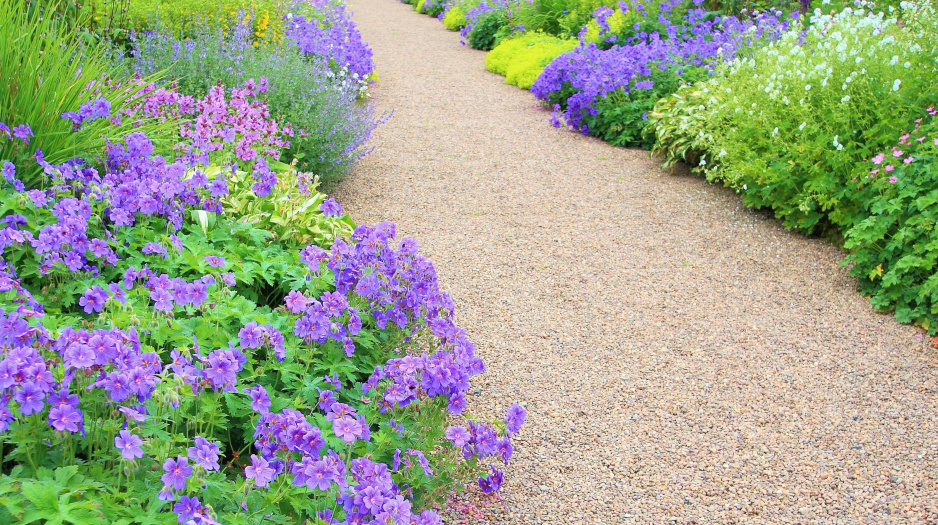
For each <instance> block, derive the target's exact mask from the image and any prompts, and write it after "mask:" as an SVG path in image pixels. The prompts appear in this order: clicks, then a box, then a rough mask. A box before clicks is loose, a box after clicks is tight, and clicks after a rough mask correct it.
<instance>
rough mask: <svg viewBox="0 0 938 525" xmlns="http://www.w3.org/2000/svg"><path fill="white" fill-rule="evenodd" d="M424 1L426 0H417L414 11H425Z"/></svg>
mask: <svg viewBox="0 0 938 525" xmlns="http://www.w3.org/2000/svg"><path fill="white" fill-rule="evenodd" d="M424 2H425V0H417V2H416V3H415V4H414V11H417V12H418V13H423V4H424Z"/></svg>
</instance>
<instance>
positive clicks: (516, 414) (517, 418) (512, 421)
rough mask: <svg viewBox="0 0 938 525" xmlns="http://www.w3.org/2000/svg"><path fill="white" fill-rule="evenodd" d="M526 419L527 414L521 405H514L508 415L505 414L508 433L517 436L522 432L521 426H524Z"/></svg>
mask: <svg viewBox="0 0 938 525" xmlns="http://www.w3.org/2000/svg"><path fill="white" fill-rule="evenodd" d="M526 417H527V412H525V410H524V408H522V407H521V405H518V404H517V403H515V404H512V405H511V407H510V408H509V409H508V413H507V414H505V424H506V425H508V432H509V433H511V434H515V433H517V432H518V431H519V430H521V425H523V424H524V420H525V418H526Z"/></svg>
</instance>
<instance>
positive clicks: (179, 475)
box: [160, 456, 192, 490]
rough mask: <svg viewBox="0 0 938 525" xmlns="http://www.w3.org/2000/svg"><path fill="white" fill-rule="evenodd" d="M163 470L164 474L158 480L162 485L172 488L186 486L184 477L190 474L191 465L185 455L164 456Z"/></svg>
mask: <svg viewBox="0 0 938 525" xmlns="http://www.w3.org/2000/svg"><path fill="white" fill-rule="evenodd" d="M163 471H164V472H165V474H163V475H162V476H161V477H160V480H161V481H162V482H163V485H165V486H167V487H171V488H172V489H173V490H182V489H184V488H186V478H188V477H189V476H191V475H192V467H191V466H189V459H188V458H187V457H185V456H176V459H173V458H166V461H164V462H163Z"/></svg>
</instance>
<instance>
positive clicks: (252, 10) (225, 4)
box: [94, 0, 287, 40]
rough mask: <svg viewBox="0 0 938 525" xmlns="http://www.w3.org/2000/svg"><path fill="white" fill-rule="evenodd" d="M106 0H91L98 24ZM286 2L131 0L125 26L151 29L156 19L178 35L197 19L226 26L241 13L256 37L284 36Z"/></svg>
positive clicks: (104, 14) (104, 12)
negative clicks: (251, 24)
mask: <svg viewBox="0 0 938 525" xmlns="http://www.w3.org/2000/svg"><path fill="white" fill-rule="evenodd" d="M107 1H108V0H94V5H95V18H96V19H97V20H98V22H99V23H100V22H104V20H103V19H102V18H103V17H106V16H108V11H107V7H106V4H105V2H107ZM111 1H113V0H111ZM286 3H287V1H286V0H130V2H129V4H128V7H127V12H126V13H125V14H124V17H126V18H125V19H124V26H125V27H127V28H128V29H130V28H132V29H136V30H138V31H139V30H150V29H153V24H154V22H155V21H156V20H157V18H158V19H159V21H160V23H161V25H163V26H165V27H169V28H171V29H172V31H173V32H174V33H176V34H177V35H186V34H187V28H188V27H189V26H190V25H191V24H192V23H193V22H195V21H197V20H202V21H211V22H217V23H218V25H219V26H222V27H228V26H229V25H232V24H234V23H237V22H240V20H239V19H238V15H239V12H240V13H241V16H243V17H245V19H247V18H249V17H251V16H253V25H254V36H255V37H256V38H257V40H266V39H271V38H272V39H279V38H281V37H282V36H283V14H284V13H286Z"/></svg>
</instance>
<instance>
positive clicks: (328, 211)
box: [319, 197, 342, 217]
mask: <svg viewBox="0 0 938 525" xmlns="http://www.w3.org/2000/svg"><path fill="white" fill-rule="evenodd" d="M319 209H320V210H321V211H322V214H323V215H325V216H326V217H341V216H342V205H341V204H339V203H338V201H336V200H335V199H333V198H332V197H329V198H328V199H326V200H324V201H322V204H320V205H319Z"/></svg>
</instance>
